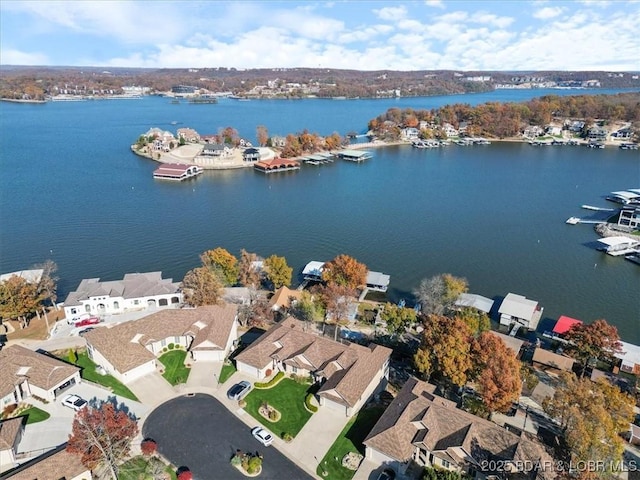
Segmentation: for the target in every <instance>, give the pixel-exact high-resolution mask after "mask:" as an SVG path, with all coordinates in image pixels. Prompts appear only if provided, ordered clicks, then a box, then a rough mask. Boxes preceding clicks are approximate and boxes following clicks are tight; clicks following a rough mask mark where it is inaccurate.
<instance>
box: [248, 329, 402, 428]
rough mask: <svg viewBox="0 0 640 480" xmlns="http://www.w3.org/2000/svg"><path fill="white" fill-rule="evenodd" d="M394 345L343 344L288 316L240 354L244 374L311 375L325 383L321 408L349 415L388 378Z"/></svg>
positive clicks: (320, 397) (378, 389) (320, 400)
mask: <svg viewBox="0 0 640 480" xmlns="http://www.w3.org/2000/svg"><path fill="white" fill-rule="evenodd" d="M390 356H391V349H389V348H386V347H383V346H381V345H376V344H370V345H369V346H368V347H364V346H362V345H358V344H355V343H348V344H343V343H340V342H336V341H333V340H330V339H328V338H325V337H321V336H318V335H316V334H314V333H311V332H308V331H307V327H306V326H305V324H304V322H301V321H299V320H296V319H295V318H293V317H289V318H287V319H285V320H283V321H282V322H280V323H278V324H276V325H274V326H273V327H271V328H270V329H269V330H268V331H267V332H266V333H264V335H262V336H261V337H260V338H259V339H258V340H257V341H256V342H254V343H253V344H251V345H250V346H249V347H247V348H246V349H245V350H243V351H242V352H240V354H238V356H237V357H236V367H237V368H238V371H239V372H243V373H246V374H248V375H251V376H253V377H255V378H258V379H264V378H267V377H270V376H271V375H272V374H274V373H275V372H277V371H282V372H285V373H287V374H293V375H303V376H307V375H311V376H312V377H313V379H314V380H315V381H317V382H320V383H321V386H320V389H319V390H318V393H317V396H318V398H319V402H320V406H321V407H323V408H329V409H331V410H335V411H337V412H340V413H342V414H344V415H346V416H352V415H354V414H355V413H357V412H358V411H359V410H360V408H361V407H362V405H364V404H365V403H366V402H367V400H368V399H369V398H371V396H372V395H374V394H375V393H377V392H379V391H381V390H383V389H384V388H385V386H386V383H387V380H388V378H389V358H390Z"/></svg>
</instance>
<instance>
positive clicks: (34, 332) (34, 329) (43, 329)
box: [5, 310, 64, 340]
mask: <svg viewBox="0 0 640 480" xmlns="http://www.w3.org/2000/svg"><path fill="white" fill-rule="evenodd" d="M47 318H48V319H49V330H52V329H53V327H54V325H55V324H56V322H57V321H60V320H64V310H51V311H48V312H47ZM5 322H6V323H9V324H10V325H11V327H13V332H11V333H8V334H7V340H21V339H27V340H46V339H47V338H48V337H49V332H48V331H47V322H46V321H45V319H44V316H43V315H42V314H41V315H40V318H38V317H34V318H33V319H32V320H31V321H30V322H29V326H28V327H27V328H20V323H19V322H17V321H15V320H9V321H6V320H5Z"/></svg>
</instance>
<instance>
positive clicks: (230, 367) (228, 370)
mask: <svg viewBox="0 0 640 480" xmlns="http://www.w3.org/2000/svg"><path fill="white" fill-rule="evenodd" d="M237 371H238V370H237V369H236V366H235V365H234V364H233V363H225V364H223V365H222V370H221V371H220V378H219V379H218V382H219V383H224V382H226V381H227V380H229V377H231V375H233V374H234V373H236V372H237Z"/></svg>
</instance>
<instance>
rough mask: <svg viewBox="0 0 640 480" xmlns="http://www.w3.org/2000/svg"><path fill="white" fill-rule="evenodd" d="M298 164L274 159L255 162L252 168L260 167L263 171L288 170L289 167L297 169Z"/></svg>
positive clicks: (283, 159)
mask: <svg viewBox="0 0 640 480" xmlns="http://www.w3.org/2000/svg"><path fill="white" fill-rule="evenodd" d="M299 166H300V162H298V161H297V160H291V159H287V158H274V159H272V160H261V161H259V162H256V164H255V165H254V167H260V168H263V169H265V170H273V169H278V168H283V167H285V168H290V167H299Z"/></svg>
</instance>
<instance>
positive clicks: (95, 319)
mask: <svg viewBox="0 0 640 480" xmlns="http://www.w3.org/2000/svg"><path fill="white" fill-rule="evenodd" d="M97 323H100V319H99V318H98V317H88V318H83V319H82V320H80V321H78V322H75V323H74V324H73V326H74V327H86V326H87V325H95V324H97Z"/></svg>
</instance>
